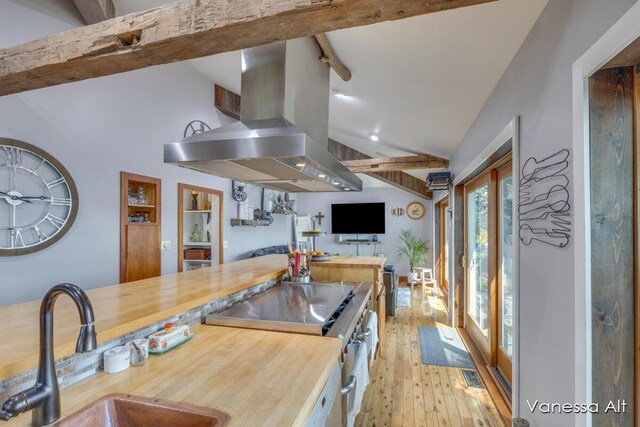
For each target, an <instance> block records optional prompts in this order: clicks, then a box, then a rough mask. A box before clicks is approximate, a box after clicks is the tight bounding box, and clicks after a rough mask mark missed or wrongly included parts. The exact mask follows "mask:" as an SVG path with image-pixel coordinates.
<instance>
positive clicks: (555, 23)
mask: <svg viewBox="0 0 640 427" xmlns="http://www.w3.org/2000/svg"><path fill="white" fill-rule="evenodd" d="M633 3H635V0H615V1H602V0H550V1H549V4H548V5H547V7H546V9H545V10H544V12H543V13H542V15H541V16H540V18H539V20H538V22H537V23H536V25H535V26H534V27H533V29H532V31H531V33H530V34H529V36H528V37H527V39H526V40H525V42H524V44H523V46H522V48H521V49H520V51H519V52H518V54H517V55H516V56H515V58H514V60H513V61H512V63H511V65H510V66H509V68H508V69H507V71H506V72H505V74H504V75H503V77H502V79H501V80H500V82H499V83H498V85H497V86H496V88H495V90H494V91H493V93H492V95H491V96H490V98H489V99H488V101H487V103H486V104H485V105H484V107H483V108H482V110H481V112H480V113H479V114H478V117H477V118H476V120H475V122H474V124H473V126H472V127H471V129H470V130H469V132H468V133H467V135H466V136H465V138H464V140H463V142H462V144H461V145H460V146H459V148H458V149H457V151H456V153H455V155H454V156H453V158H452V161H451V168H452V170H453V173H454V174H456V173H460V171H462V170H463V169H464V168H465V167H466V166H467V165H468V164H469V163H470V162H471V161H472V160H473V159H474V157H475V156H477V155H478V153H480V151H481V150H482V149H483V148H484V146H486V144H488V143H489V142H490V141H491V140H492V139H493V138H494V137H495V136H496V135H497V134H498V133H499V132H500V130H501V129H502V128H503V127H504V126H505V125H506V124H507V123H508V122H509V121H510V120H511V119H512V118H513V117H514V116H515V115H520V117H521V122H520V124H521V133H520V136H521V154H520V161H521V163H523V162H524V161H525V160H526V159H527V158H529V157H531V156H543V155H545V154H546V155H550V154H552V153H554V152H556V151H558V150H560V149H562V148H569V149H571V144H572V129H571V128H572V85H571V83H572V81H571V71H572V63H573V62H574V61H575V60H576V59H577V58H578V57H580V55H581V54H582V53H583V52H584V51H585V50H586V49H587V48H588V47H589V46H591V45H592V44H593V43H594V42H595V41H596V40H597V39H598V38H599V37H600V36H601V35H602V34H603V33H604V32H605V31H606V30H607V29H608V28H609V27H610V26H611V25H612V24H613V23H614V22H615V21H616V20H617V19H618V18H619V17H620V16H621V15H622V14H623V13H624V12H625V11H626V10H628V8H629V7H630V6H631V5H632V4H633ZM567 174H568V175H569V176H571V171H570V170H569V171H567ZM570 191H572V189H571V190H570ZM574 232H575V230H574ZM573 260H574V248H573V246H572V244H571V243H570V244H569V246H568V247H566V248H563V249H558V248H554V247H551V246H547V245H542V244H532V245H531V246H524V245H521V247H520V301H521V305H520V324H521V330H520V343H521V344H520V369H521V372H520V378H519V379H520V399H519V402H518V403H519V407H520V409H521V413H520V415H521V416H522V417H524V418H526V419H528V420H529V421H530V422H531V425H532V426H540V427H554V426H558V427H566V426H569V425H582V424H581V421H578V424H576V421H575V419H574V416H572V415H557V414H556V415H545V414H541V413H539V412H537V413H534V414H531V413H530V411H529V410H528V407H527V405H526V402H525V401H526V400H530V401H533V400H536V399H540V400H541V401H544V402H560V403H564V402H574V401H576V394H578V399H579V396H580V395H581V393H580V391H579V390H576V389H577V388H579V387H580V386H579V385H578V386H576V380H578V381H577V382H578V384H579V383H580V379H579V378H576V375H575V369H574V367H575V365H576V363H582V362H581V361H584V357H585V355H584V354H576V351H575V348H574V343H575V335H576V334H580V333H582V334H584V331H582V332H581V331H576V330H575V322H574V315H575V308H574V293H575V289H574V271H573ZM583 336H584V335H583Z"/></svg>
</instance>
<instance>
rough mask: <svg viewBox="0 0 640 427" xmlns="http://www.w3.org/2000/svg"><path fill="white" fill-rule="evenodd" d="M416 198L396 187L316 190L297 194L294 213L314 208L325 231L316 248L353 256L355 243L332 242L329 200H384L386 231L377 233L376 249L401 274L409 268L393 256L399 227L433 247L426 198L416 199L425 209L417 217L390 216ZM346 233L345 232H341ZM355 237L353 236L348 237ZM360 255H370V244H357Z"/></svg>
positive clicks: (371, 248) (350, 201)
mask: <svg viewBox="0 0 640 427" xmlns="http://www.w3.org/2000/svg"><path fill="white" fill-rule="evenodd" d="M416 200H418V198H417V197H415V196H413V195H412V194H410V193H407V192H406V191H401V190H398V189H396V188H365V190H364V191H362V192H361V193H340V194H334V193H318V194H298V195H297V201H298V213H300V214H307V213H308V214H310V215H311V216H313V215H316V214H317V213H318V211H320V212H322V213H323V214H324V215H325V218H324V219H323V220H322V225H321V226H320V227H319V228H321V229H322V230H323V231H325V232H326V233H327V235H326V236H323V237H318V238H317V239H316V247H317V249H318V250H322V251H326V252H331V253H339V254H341V255H355V254H356V247H355V245H345V244H339V243H335V241H336V239H337V237H338V236H337V235H332V234H331V204H332V203H373V202H385V203H386V206H385V208H386V210H387V212H386V224H385V225H386V226H385V229H386V231H387V232H386V234H381V235H379V237H380V240H381V241H382V243H381V244H378V245H377V249H376V252H378V253H384V254H385V256H386V257H387V258H388V261H387V263H388V264H393V265H395V266H396V271H397V272H398V273H399V274H401V275H404V274H406V273H407V272H408V271H409V263H408V262H407V260H406V258H403V259H402V260H400V259H398V257H397V256H396V247H397V246H398V234H400V230H402V229H406V228H408V229H410V230H412V231H413V232H414V233H415V234H416V235H417V236H419V237H421V238H423V239H428V240H429V241H430V242H431V245H432V247H433V236H432V221H433V204H432V203H431V201H429V200H423V199H420V200H419V201H420V202H421V203H422V204H423V205H424V206H425V209H426V212H425V215H424V217H422V219H420V220H413V219H410V218H409V217H408V216H407V215H406V213H405V214H404V215H403V216H393V215H391V209H393V208H403V209H405V210H406V209H407V205H408V204H409V203H411V202H413V201H416ZM345 236H346V235H345ZM351 237H352V238H355V236H351ZM370 237H371V236H363V235H361V236H360V238H362V239H364V238H370ZM360 255H366V256H371V255H374V245H369V246H366V245H360ZM427 264H428V266H431V265H432V257H431V256H430V257H429V259H428V261H427Z"/></svg>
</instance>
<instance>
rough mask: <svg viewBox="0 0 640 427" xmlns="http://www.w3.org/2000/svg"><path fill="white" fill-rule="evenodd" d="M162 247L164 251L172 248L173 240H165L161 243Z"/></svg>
mask: <svg viewBox="0 0 640 427" xmlns="http://www.w3.org/2000/svg"><path fill="white" fill-rule="evenodd" d="M160 249H161V250H163V251H168V250H169V249H171V240H163V241H162V244H161V245H160Z"/></svg>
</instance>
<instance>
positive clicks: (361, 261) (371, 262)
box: [311, 256, 387, 268]
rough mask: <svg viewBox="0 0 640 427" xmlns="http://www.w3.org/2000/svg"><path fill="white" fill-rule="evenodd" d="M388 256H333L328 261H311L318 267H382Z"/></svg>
mask: <svg viewBox="0 0 640 427" xmlns="http://www.w3.org/2000/svg"><path fill="white" fill-rule="evenodd" d="M385 262H387V258H385V257H378V256H332V257H331V259H330V260H328V261H311V265H315V266H317V267H338V268H382V267H384V263H385Z"/></svg>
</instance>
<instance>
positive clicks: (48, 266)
mask: <svg viewBox="0 0 640 427" xmlns="http://www.w3.org/2000/svg"><path fill="white" fill-rule="evenodd" d="M59 3H60V4H62V3H61V2H59ZM69 3H70V2H69ZM27 4H30V3H27ZM60 4H58V9H56V11H57V13H55V14H53V13H50V11H48V10H47V13H48V14H46V15H45V14H43V13H41V12H40V11H39V10H38V9H39V8H38V7H35V6H37V3H34V5H33V6H34V7H26V6H23V5H19V4H17V3H15V2H11V1H8V0H0V11H2V13H0V28H2V31H1V32H0V46H11V45H13V44H16V43H21V42H24V41H27V40H30V39H33V38H36V37H40V36H42V35H46V34H48V33H55V32H58V31H62V30H64V29H67V28H71V26H72V25H74V24H75V25H81V22H80V21H77V20H76V21H74V14H73V13H71V11H72V10H73V9H72V8H73V6H72V5H71V6H70V9H68V10H66V9H65V8H63V7H60ZM65 11H66V12H68V13H65ZM50 15H54V16H55V18H54V17H51V16H50ZM238 72H240V70H238ZM212 92H213V85H212V84H211V83H210V82H209V81H207V80H205V79H204V78H203V77H202V76H201V75H200V74H198V73H196V72H194V71H192V69H191V68H190V67H188V66H186V65H185V64H172V65H167V66H161V67H153V68H148V69H144V70H140V71H135V72H131V73H126V74H120V75H116V76H111V77H103V78H100V79H95V80H87V81H83V82H78V83H73V84H67V85H62V86H57V87H52V88H47V89H42V90H37V91H31V92H27V93H24V94H16V95H10V96H5V97H2V98H0V136H2V137H8V138H15V139H19V140H23V141H26V142H28V143H31V144H34V145H36V146H38V147H40V148H42V149H44V150H46V151H48V152H49V153H50V154H52V155H53V156H54V157H56V158H57V159H58V160H60V161H61V162H62V164H64V165H65V166H66V168H67V169H68V170H69V172H70V173H71V176H72V177H73V179H74V180H75V182H76V185H77V186H78V192H79V196H80V209H79V212H78V217H77V219H76V222H75V224H74V225H73V227H72V228H71V230H70V231H69V232H68V233H67V235H65V236H64V237H63V238H62V239H61V240H60V241H59V242H57V243H55V244H54V245H52V246H50V247H49V248H46V249H44V250H42V251H39V252H36V253H34V254H30V255H24V256H19V257H6V258H0V306H2V305H9V304H14V303H18V302H22V301H26V300H32V299H39V298H41V297H42V295H43V294H44V293H45V291H46V290H47V289H48V288H49V287H51V286H52V285H55V284H56V283H59V282H63V281H66V282H71V283H76V284H78V285H79V286H81V287H84V288H93V287H98V286H106V285H111V284H114V283H118V280H119V240H120V234H119V233H120V231H119V221H120V217H119V203H120V200H119V191H120V180H119V179H120V178H119V173H120V171H127V172H134V173H139V174H143V175H150V176H154V177H158V178H161V179H162V239H163V240H170V241H171V242H172V249H171V250H168V251H163V252H162V273H163V274H168V273H173V272H175V271H176V269H177V233H178V231H177V183H178V182H185V183H188V184H194V185H200V186H204V187H211V188H215V189H220V190H223V191H224V192H225V198H224V205H225V219H224V224H225V227H224V240H226V241H228V242H229V247H228V248H227V249H225V260H226V261H232V260H235V259H238V258H239V257H243V256H244V255H245V254H246V253H247V252H248V251H249V250H251V249H254V248H258V247H263V246H270V245H272V244H280V243H286V242H287V241H289V240H290V238H291V219H290V217H283V216H278V217H276V218H275V221H274V223H273V225H271V226H270V227H263V228H260V229H254V228H248V227H236V228H232V227H231V226H230V225H229V219H230V218H232V217H235V214H236V204H235V202H234V201H233V200H232V199H231V193H230V190H231V182H230V181H229V180H227V179H223V178H218V177H213V176H209V175H204V174H200V173H197V172H193V171H189V170H187V169H182V168H178V167H176V166H171V165H165V164H163V161H162V149H163V144H164V143H166V142H172V141H174V140H176V139H179V138H180V137H182V133H183V131H184V127H185V126H186V124H187V123H188V122H189V121H191V120H193V119H201V120H204V121H205V122H207V123H208V124H209V125H211V126H212V127H216V126H219V125H220V124H221V123H226V122H227V121H228V119H227V118H226V117H225V116H223V115H221V114H219V113H217V112H216V110H215V108H214V107H213V99H212V98H213V95H212ZM0 185H1V183H0ZM249 197H250V199H251V200H252V201H253V203H254V204H255V205H259V203H260V201H259V191H258V189H257V188H250V189H249Z"/></svg>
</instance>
